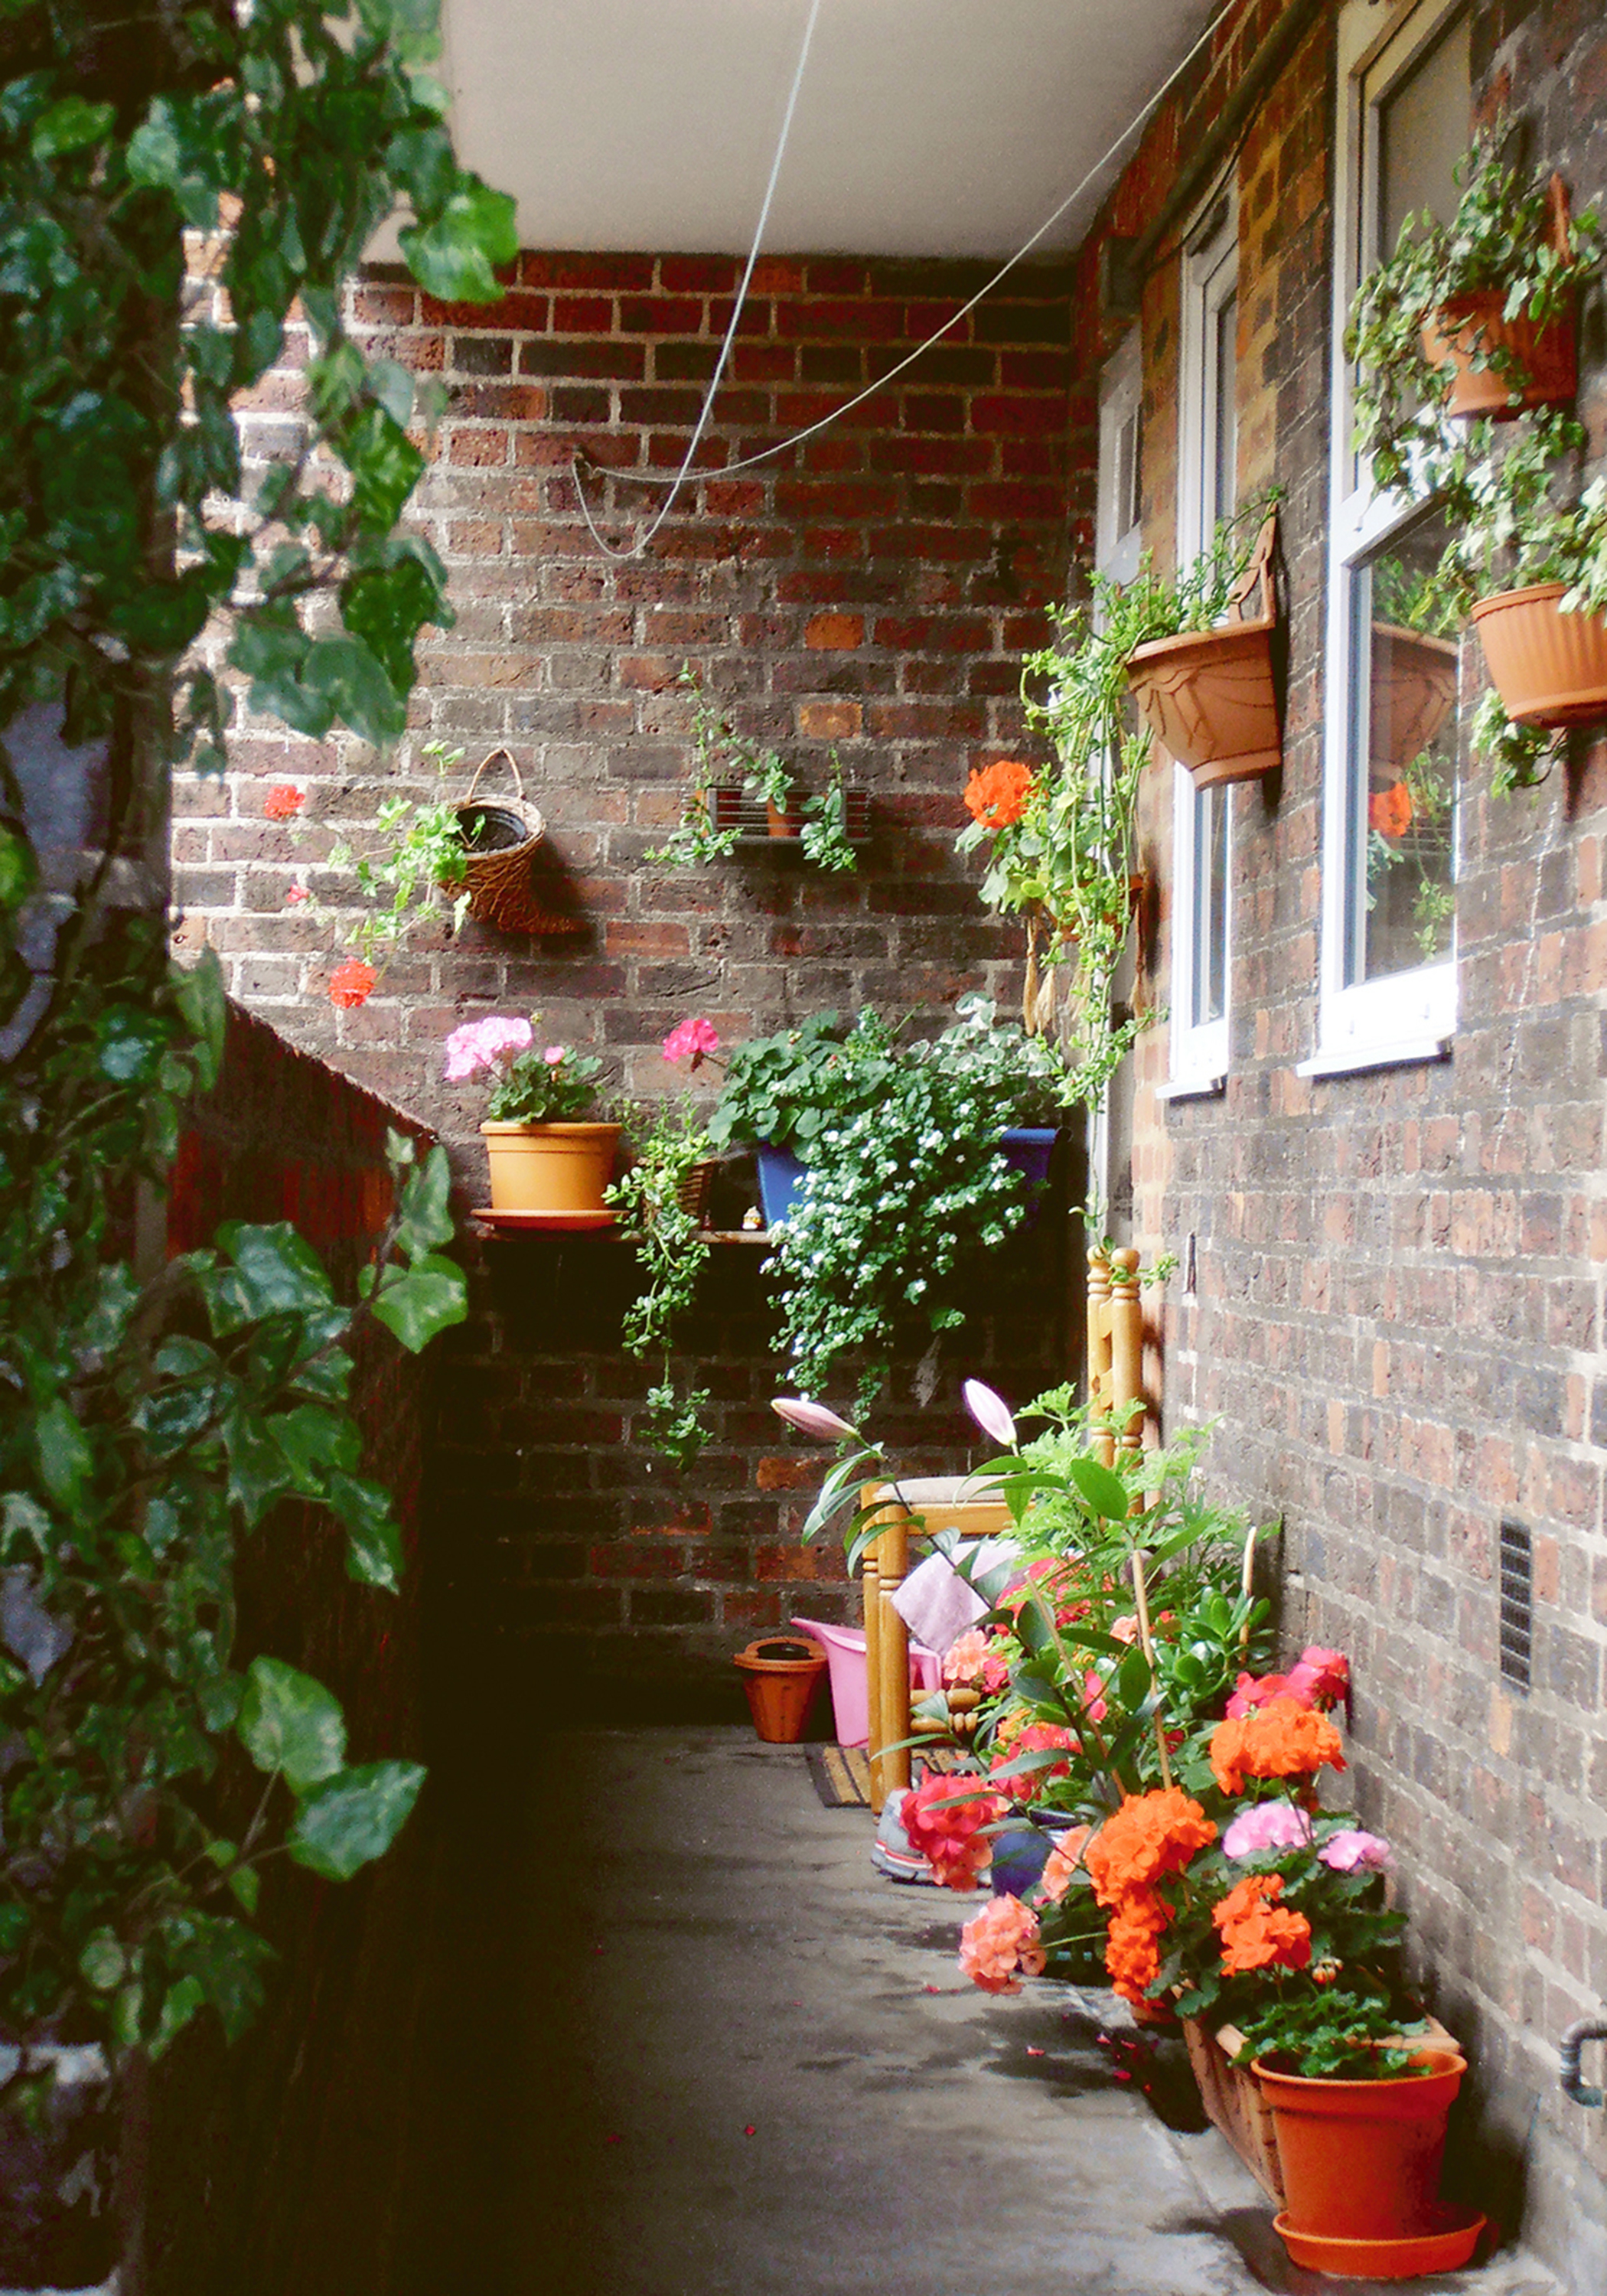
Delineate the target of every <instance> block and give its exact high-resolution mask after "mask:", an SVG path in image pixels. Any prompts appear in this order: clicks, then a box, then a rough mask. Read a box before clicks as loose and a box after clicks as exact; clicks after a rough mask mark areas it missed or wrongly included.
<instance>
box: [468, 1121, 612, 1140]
mask: <svg viewBox="0 0 1607 2296" xmlns="http://www.w3.org/2000/svg"><path fill="white" fill-rule="evenodd" d="M623 1130H624V1126H623V1125H619V1124H608V1123H604V1122H603V1121H602V1120H600V1119H599V1120H597V1121H595V1122H594V1121H593V1120H592V1119H590V1118H589V1117H586V1118H581V1117H577V1118H574V1119H570V1118H567V1117H552V1118H547V1117H545V1116H544V1117H542V1118H540V1119H538V1120H537V1122H536V1123H534V1124H510V1123H507V1122H503V1121H498V1122H495V1123H494V1122H492V1121H491V1120H490V1119H487V1121H486V1122H485V1123H484V1124H482V1125H481V1126H480V1131H481V1132H482V1133H483V1134H485V1135H486V1136H488V1137H489V1136H490V1135H491V1134H493V1133H500V1134H506V1133H510V1132H521V1133H525V1134H527V1135H528V1134H533V1133H537V1132H567V1133H577V1132H612V1133H615V1134H618V1133H619V1132H622V1131H623Z"/></svg>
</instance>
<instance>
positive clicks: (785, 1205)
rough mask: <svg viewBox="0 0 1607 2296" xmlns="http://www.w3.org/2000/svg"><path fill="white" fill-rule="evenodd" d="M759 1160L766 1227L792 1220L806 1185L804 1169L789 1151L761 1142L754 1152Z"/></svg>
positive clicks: (788, 1149) (759, 1178) (760, 1201)
mask: <svg viewBox="0 0 1607 2296" xmlns="http://www.w3.org/2000/svg"><path fill="white" fill-rule="evenodd" d="M754 1154H755V1155H756V1156H757V1158H758V1201H759V1206H760V1209H761V1210H763V1212H764V1215H765V1226H767V1227H776V1226H779V1225H780V1223H781V1222H782V1221H783V1220H784V1219H786V1218H790V1217H791V1210H792V1206H793V1204H794V1203H795V1202H796V1201H797V1197H798V1191H799V1188H800V1187H801V1186H802V1185H803V1177H804V1167H803V1165H802V1164H800V1163H799V1160H798V1158H797V1157H796V1156H795V1155H794V1154H793V1153H792V1151H791V1149H790V1148H772V1146H771V1145H770V1144H769V1142H768V1141H767V1140H761V1141H760V1142H759V1144H758V1147H757V1148H756V1149H755V1150H754Z"/></svg>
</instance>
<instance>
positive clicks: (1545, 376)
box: [1423, 176, 1579, 422]
mask: <svg viewBox="0 0 1607 2296" xmlns="http://www.w3.org/2000/svg"><path fill="white" fill-rule="evenodd" d="M1547 197H1548V200H1549V201H1550V207H1551V229H1550V233H1549V234H1548V235H1549V237H1550V240H1551V243H1552V246H1553V248H1554V250H1555V252H1556V254H1557V255H1558V256H1559V258H1561V259H1562V261H1563V262H1564V263H1566V262H1567V261H1568V260H1569V258H1570V256H1571V255H1572V252H1573V242H1572V237H1571V234H1570V230H1569V223H1568V193H1567V191H1566V189H1565V188H1564V186H1563V183H1562V177H1561V176H1553V177H1552V179H1551V183H1550V185H1549V188H1548V193H1547ZM1505 306H1506V297H1505V292H1504V291H1502V290H1501V289H1500V288H1498V287H1491V288H1487V289H1480V290H1478V291H1474V292H1472V293H1470V294H1466V295H1454V296H1453V297H1452V298H1451V299H1450V301H1449V302H1448V303H1446V304H1445V305H1443V306H1442V307H1441V308H1440V309H1439V310H1438V311H1437V312H1436V313H1435V314H1434V316H1433V317H1432V318H1431V320H1429V322H1428V323H1427V324H1426V325H1425V326H1424V328H1423V357H1425V358H1426V359H1427V360H1428V362H1429V365H1431V366H1436V367H1443V366H1452V367H1455V379H1454V381H1452V384H1451V391H1450V397H1449V398H1448V399H1447V402H1446V412H1447V414H1455V415H1458V416H1460V417H1461V418H1462V419H1464V421H1467V420H1471V419H1472V417H1473V416H1475V415H1479V414H1488V415H1490V416H1491V417H1492V418H1493V419H1494V420H1495V421H1496V422H1514V421H1515V420H1516V419H1517V417H1518V416H1519V415H1520V414H1527V413H1529V410H1530V409H1531V408H1534V407H1537V406H1567V405H1568V403H1569V401H1570V399H1571V398H1573V396H1574V394H1575V392H1576V391H1577V390H1578V383H1579V365H1578V341H1577V336H1576V330H1575V323H1574V316H1573V314H1572V312H1571V311H1570V312H1568V313H1566V314H1559V316H1557V317H1556V318H1554V319H1546V320H1545V321H1543V322H1541V323H1539V324H1537V323H1536V322H1535V321H1534V320H1532V319H1522V318H1519V319H1509V318H1507V317H1506V316H1505ZM1475 361H1480V362H1482V364H1478V365H1475Z"/></svg>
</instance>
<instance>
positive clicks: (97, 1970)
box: [78, 1930, 128, 1993]
mask: <svg viewBox="0 0 1607 2296" xmlns="http://www.w3.org/2000/svg"><path fill="white" fill-rule="evenodd" d="M127 1968H128V1956H127V1954H126V1953H125V1952H124V1951H123V1948H122V1947H121V1946H120V1945H119V1942H118V1939H117V1936H116V1933H115V1931H111V1930H97V1931H95V1933H94V1936H93V1937H92V1938H90V1939H89V1940H88V1941H87V1943H86V1945H85V1947H84V1949H83V1951H82V1952H81V1953H80V1954H79V1956H78V1970H79V1973H80V1974H81V1975H82V1977H83V1979H84V1981H85V1983H86V1985H89V1986H92V1987H93V1988H94V1990H95V1992H97V1993H111V1992H114V1991H115V1990H116V1989H117V1988H118V1987H119V1985H120V1984H121V1983H122V1981H123V1979H124V1977H125V1975H126V1974H127Z"/></svg>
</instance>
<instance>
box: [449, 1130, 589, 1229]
mask: <svg viewBox="0 0 1607 2296" xmlns="http://www.w3.org/2000/svg"><path fill="white" fill-rule="evenodd" d="M480 1132H481V1134H482V1136H484V1139H485V1144H486V1151H487V1153H488V1156H489V1157H490V1160H491V1209H492V1210H493V1211H497V1212H601V1211H603V1210H604V1209H605V1207H604V1204H603V1189H604V1188H605V1187H607V1185H608V1184H609V1182H610V1180H611V1179H612V1177H613V1174H614V1157H615V1154H616V1152H618V1149H619V1126H618V1125H617V1124H482V1125H481V1126H480Z"/></svg>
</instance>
